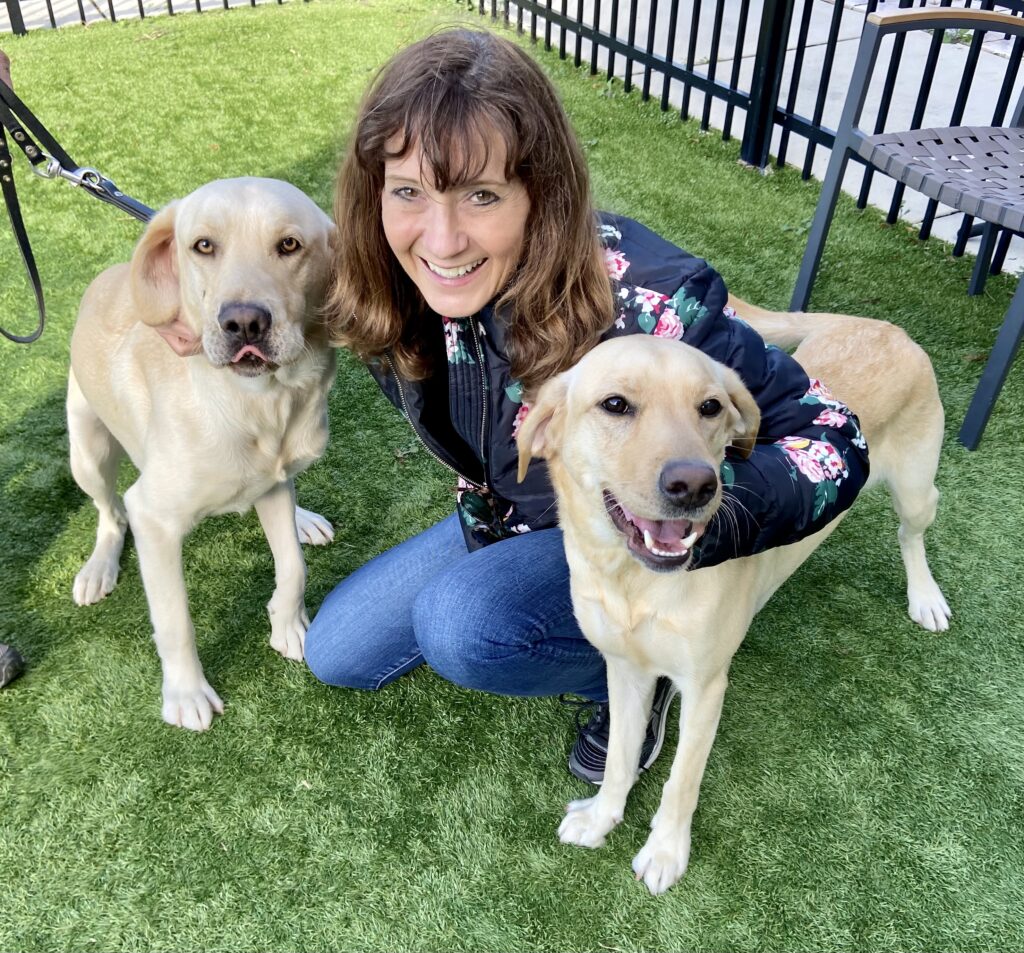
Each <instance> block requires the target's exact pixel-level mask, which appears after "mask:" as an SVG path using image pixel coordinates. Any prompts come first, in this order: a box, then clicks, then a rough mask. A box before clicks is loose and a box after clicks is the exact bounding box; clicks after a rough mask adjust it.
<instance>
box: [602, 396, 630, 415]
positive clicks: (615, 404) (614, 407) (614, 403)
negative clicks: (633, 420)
mask: <svg viewBox="0 0 1024 953" xmlns="http://www.w3.org/2000/svg"><path fill="white" fill-rule="evenodd" d="M601 406H602V407H603V408H604V409H605V410H607V411H608V413H610V414H628V413H629V412H630V411H631V410H632V409H633V408H632V407H630V405H629V401H628V400H626V398H625V397H623V396H621V395H620V394H612V396H611V397H606V398H605V399H604V400H602V401H601Z"/></svg>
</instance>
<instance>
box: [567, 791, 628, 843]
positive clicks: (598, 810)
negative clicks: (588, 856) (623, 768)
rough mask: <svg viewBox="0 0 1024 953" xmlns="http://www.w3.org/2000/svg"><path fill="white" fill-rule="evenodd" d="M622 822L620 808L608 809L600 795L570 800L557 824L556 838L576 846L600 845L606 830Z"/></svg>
mask: <svg viewBox="0 0 1024 953" xmlns="http://www.w3.org/2000/svg"><path fill="white" fill-rule="evenodd" d="M621 822H622V811H621V810H618V811H616V810H609V809H608V808H607V807H606V806H605V805H604V804H602V803H601V801H600V795H595V796H594V797H588V798H585V799H584V800H582V801H570V802H569V804H568V806H567V807H566V809H565V817H563V818H562V823H561V824H559V825H558V839H559V840H560V841H561V842H562V843H563V844H575V845H576V846H577V847H601V846H602V845H603V844H604V839H605V837H606V836H607V835H608V832H609V831H610V830H612V828H614V827H615V826H616V825H617V824H620V823H621Z"/></svg>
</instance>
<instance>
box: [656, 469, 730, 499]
mask: <svg viewBox="0 0 1024 953" xmlns="http://www.w3.org/2000/svg"><path fill="white" fill-rule="evenodd" d="M658 487H659V489H660V490H661V492H662V493H663V494H664V495H665V496H666V497H668V499H669V500H670V501H671V502H672V503H674V504H675V505H676V506H685V507H687V508H688V509H699V508H700V507H702V506H704V505H706V504H707V503H708V502H709V501H710V499H711V498H712V497H713V496H714V495H715V491H716V490H717V489H718V475H717V474H716V473H715V471H714V470H713V469H712V468H711V467H709V466H708V465H707V464H706V463H701V462H699V461H696V460H670V461H669V462H668V463H666V464H665V466H663V467H662V468H661V476H659V477H658Z"/></svg>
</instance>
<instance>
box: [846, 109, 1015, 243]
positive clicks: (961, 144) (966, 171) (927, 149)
mask: <svg viewBox="0 0 1024 953" xmlns="http://www.w3.org/2000/svg"><path fill="white" fill-rule="evenodd" d="M857 152H858V153H859V154H860V156H861V157H862V158H863V159H866V160H867V161H868V162H870V163H871V164H872V165H874V166H876V167H877V168H879V169H881V170H882V171H883V172H884V173H885V174H886V175H888V176H891V177H892V178H894V179H897V180H898V181H900V182H904V183H905V184H906V185H908V186H909V187H910V188H912V189H914V190H915V191H917V192H922V193H924V194H925V195H927V196H928V197H929V198H933V199H936V200H937V201H939V202H941V203H942V204H943V205H948V206H950V207H951V208H955V209H958V210H959V211H961V212H966V213H967V214H968V215H974V216H976V217H977V218H980V219H984V220H985V221H986V222H992V223H993V224H995V225H1001V226H1003V227H1004V228H1008V229H1011V230H1012V231H1015V232H1019V231H1022V230H1024V129H1017V128H1013V127H1010V128H1006V127H998V126H996V127H989V126H980V127H972V126H954V127H950V128H946V129H911V130H909V131H907V132H887V133H883V134H881V135H878V136H865V137H864V138H862V139H861V140H860V141H859V142H858V143H857Z"/></svg>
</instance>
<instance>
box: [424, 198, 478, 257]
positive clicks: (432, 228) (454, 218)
mask: <svg viewBox="0 0 1024 953" xmlns="http://www.w3.org/2000/svg"><path fill="white" fill-rule="evenodd" d="M468 244H469V241H468V236H467V235H466V234H465V231H464V230H463V228H462V223H461V221H460V218H459V213H458V210H457V209H456V208H455V204H454V202H449V201H447V197H445V196H442V197H441V198H439V199H435V200H432V201H431V202H430V208H429V210H428V212H427V221H426V222H425V228H424V230H423V245H424V249H425V250H426V251H427V252H429V254H430V255H431V256H432V257H434V258H437V259H439V262H438V263H439V264H443V263H446V262H451V260H452V259H453V258H455V257H457V256H458V255H459V254H460V253H461V252H463V251H465V249H466V247H467V245H468Z"/></svg>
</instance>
